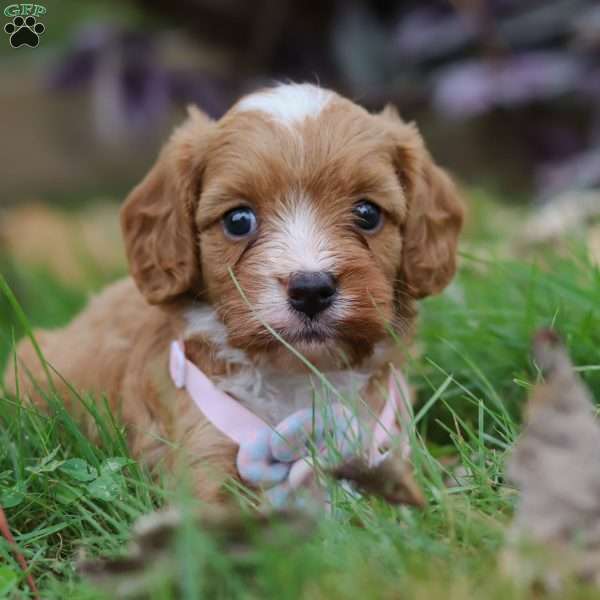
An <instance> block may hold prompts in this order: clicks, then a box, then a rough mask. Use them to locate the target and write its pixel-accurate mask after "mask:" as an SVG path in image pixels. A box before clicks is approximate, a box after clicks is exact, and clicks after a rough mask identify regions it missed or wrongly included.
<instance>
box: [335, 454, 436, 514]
mask: <svg viewBox="0 0 600 600" xmlns="http://www.w3.org/2000/svg"><path fill="white" fill-rule="evenodd" d="M330 473H331V475H332V476H333V477H335V478H336V479H342V480H345V481H348V482H350V483H352V484H353V485H354V486H355V487H356V488H357V489H358V490H359V491H361V492H363V493H365V494H369V495H372V496H378V497H380V498H383V499H384V500H385V501H386V502H389V503H390V504H407V505H409V506H417V507H419V508H422V507H423V506H425V504H426V500H425V496H424V495H423V492H422V490H421V488H420V487H419V485H418V484H417V482H416V481H415V479H414V476H413V470H412V466H411V464H410V462H409V461H408V460H405V459H403V458H402V457H400V456H398V455H397V453H393V452H390V453H389V454H388V456H387V457H386V458H385V459H384V460H382V461H381V462H380V463H379V464H377V465H375V466H369V464H368V462H367V461H366V460H365V459H364V458H362V457H358V456H357V457H353V458H351V459H349V460H347V461H345V462H343V463H342V464H341V465H339V466H337V467H335V468H333V469H331V471H330Z"/></svg>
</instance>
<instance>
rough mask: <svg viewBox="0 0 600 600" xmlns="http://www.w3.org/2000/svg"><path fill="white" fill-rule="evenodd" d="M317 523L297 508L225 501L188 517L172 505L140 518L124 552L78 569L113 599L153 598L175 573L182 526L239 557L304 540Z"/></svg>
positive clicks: (88, 561) (89, 561) (234, 556)
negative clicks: (242, 506)
mask: <svg viewBox="0 0 600 600" xmlns="http://www.w3.org/2000/svg"><path fill="white" fill-rule="evenodd" d="M316 524H317V521H316V519H315V518H314V515H311V514H309V513H308V512H307V511H299V510H285V511H271V512H268V513H267V512H258V511H254V512H242V511H241V510H239V509H235V508H232V507H231V506H229V505H228V506H211V507H203V508H202V509H201V510H198V511H195V512H194V513H193V514H191V515H187V516H186V514H185V513H184V512H183V511H182V510H180V509H179V508H175V507H171V508H167V509H164V510H160V511H156V512H153V513H150V514H147V515H144V516H143V517H140V519H138V521H137V522H136V523H135V524H134V526H133V530H132V541H131V543H130V545H129V549H128V552H127V553H126V554H125V555H124V556H121V557H118V558H112V559H91V560H80V561H79V562H78V565H77V570H78V572H79V573H80V574H81V575H82V576H83V577H84V578H86V579H87V580H89V581H91V582H92V583H94V584H96V585H98V586H99V587H101V588H103V589H105V590H107V591H110V594H111V598H115V599H117V600H119V599H125V598H146V597H151V592H152V590H153V589H155V585H156V584H157V583H160V584H161V585H164V582H165V581H168V580H173V579H174V577H176V576H177V574H178V572H179V569H178V565H177V564H176V562H175V561H176V557H177V555H176V553H175V551H174V547H175V546H174V545H175V541H176V536H177V534H178V532H181V530H182V528H183V527H188V526H190V525H192V526H195V527H198V528H199V529H201V530H202V531H204V532H206V533H207V534H208V535H209V536H210V537H211V539H212V540H213V541H214V542H215V543H217V544H218V545H219V548H220V549H221V550H222V551H223V552H226V553H227V554H229V555H230V556H232V557H233V558H242V559H243V558H244V557H245V556H246V555H248V554H250V553H251V552H253V551H254V550H255V549H256V548H264V547H265V546H271V547H285V546H286V545H287V546H291V545H295V544H297V543H298V542H299V541H301V540H305V539H308V537H310V536H311V535H312V533H313V532H314V530H315V527H316Z"/></svg>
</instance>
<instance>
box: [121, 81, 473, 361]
mask: <svg viewBox="0 0 600 600" xmlns="http://www.w3.org/2000/svg"><path fill="white" fill-rule="evenodd" d="M461 222H462V211H461V206H460V203H459V201H458V199H457V197H456V194H455V191H454V188H453V186H452V184H451V182H450V181H449V179H448V178H447V176H446V175H445V174H444V173H443V172H441V171H440V170H439V169H438V168H437V167H435V165H433V163H432V162H431V160H430V158H429V156H428V155H427V153H426V151H425V149H424V148H423V145H422V142H421V138H420V136H419V135H418V133H417V132H416V130H415V129H414V128H413V127H412V126H409V125H406V124H405V123H403V122H402V121H401V120H400V119H399V117H397V115H395V114H394V113H393V112H391V111H389V112H387V113H386V112H385V111H384V113H383V114H380V115H371V114H369V113H367V112H366V111H365V110H364V109H362V108H360V107H358V106H356V105H355V104H353V103H351V102H349V101H347V100H344V99H342V98H340V97H339V96H337V95H335V94H333V93H331V92H327V91H324V90H321V89H319V88H316V87H313V86H307V85H303V86H280V87H278V88H274V89H272V90H267V91H263V92H259V93H257V94H254V95H251V96H248V97H246V98H244V99H242V100H241V101H240V102H239V103H238V104H237V105H236V106H234V107H233V108H232V109H231V111H230V112H229V113H228V114H227V115H226V116H225V117H224V118H223V119H221V121H219V122H217V123H211V122H209V121H208V120H207V119H206V118H204V117H203V116H202V115H200V114H198V113H192V115H191V117H190V120H189V121H188V122H187V123H186V124H184V126H183V127H182V128H180V129H179V130H178V131H177V132H176V133H175V134H174V136H173V138H172V139H171V141H170V142H169V144H168V145H167V147H166V148H165V150H164V151H163V154H162V155H161V158H160V159H159V161H158V163H157V165H156V166H155V167H154V169H153V171H151V173H150V174H149V176H148V177H147V178H146V180H145V181H144V182H142V184H140V186H138V188H136V190H134V192H133V193H132V195H131V196H130V198H129V200H128V202H127V204H126V206H125V208H124V211H123V228H124V232H125V239H126V245H127V249H128V254H129V259H130V263H131V267H132V273H133V275H134V277H135V278H136V281H137V283H138V286H139V287H140V289H141V290H142V292H143V293H145V295H146V297H147V298H148V299H149V301H150V302H154V303H162V302H172V301H173V300H175V299H178V298H180V297H181V296H182V295H186V294H189V293H190V292H191V293H196V294H201V295H202V296H203V297H204V298H205V299H207V300H208V301H209V302H211V303H212V305H213V306H214V308H215V310H216V311H217V314H218V315H219V317H220V318H221V320H222V321H223V323H224V324H225V326H226V328H227V331H228V334H229V342H230V344H232V345H233V346H236V347H240V348H243V349H245V350H246V351H248V352H250V353H254V354H261V355H275V354H277V352H279V353H280V350H281V345H280V342H279V341H278V340H277V339H276V337H275V336H273V335H272V332H271V331H269V329H271V330H274V331H275V332H276V333H277V334H279V335H280V336H281V337H282V338H283V339H285V340H286V341H287V342H289V343H291V344H292V345H293V346H295V347H296V348H297V349H298V350H299V351H300V352H302V353H303V354H304V355H305V356H307V357H308V358H309V359H310V360H312V361H313V362H316V363H317V364H318V365H319V364H320V365H322V366H325V365H327V366H330V365H331V364H339V365H341V364H355V363H357V362H359V361H360V360H361V359H363V358H364V357H365V356H368V355H369V354H370V353H371V352H372V350H373V347H374V345H375V344H376V343H377V341H379V340H381V339H382V338H383V337H384V336H385V335H386V330H387V328H388V327H392V328H394V329H396V330H400V332H401V331H402V328H403V327H404V326H406V319H407V318H408V317H409V315H410V314H411V311H412V301H413V300H414V299H415V298H418V297H422V296H424V295H427V294H429V293H433V292H436V291H439V290H440V289H442V288H443V287H444V286H445V285H446V283H447V282H448V280H449V279H450V277H451V276H452V274H453V272H454V254H455V244H456V238H457V235H458V231H459V229H460V226H461ZM240 290H241V291H240Z"/></svg>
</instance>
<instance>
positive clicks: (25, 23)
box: [4, 15, 46, 48]
mask: <svg viewBox="0 0 600 600" xmlns="http://www.w3.org/2000/svg"><path fill="white" fill-rule="evenodd" d="M45 30H46V28H45V27H44V26H43V25H42V24H41V23H38V22H37V19H36V18H35V17H33V16H31V15H30V16H29V17H27V18H26V19H23V17H15V18H14V19H13V20H12V23H7V24H6V25H5V26H4V31H5V32H6V33H8V35H10V45H11V46H12V47H13V48H18V47H19V46H29V47H30V48H35V47H36V46H37V45H38V44H39V43H40V35H42V33H44V31H45Z"/></svg>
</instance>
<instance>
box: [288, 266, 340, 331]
mask: <svg viewBox="0 0 600 600" xmlns="http://www.w3.org/2000/svg"><path fill="white" fill-rule="evenodd" d="M336 290H337V284H336V280H335V277H334V276H333V275H332V274H331V273H327V272H325V271H299V272H298V273H293V274H292V276H291V277H290V279H289V281H288V289H287V291H288V296H289V299H290V304H291V305H292V306H293V307H294V308H295V309H296V310H297V311H299V312H301V313H304V314H305V315H306V316H307V317H309V318H311V319H312V318H313V317H315V316H316V315H317V314H318V313H320V312H321V311H323V310H325V309H326V308H327V307H328V306H331V303H332V302H333V297H334V296H335V292H336Z"/></svg>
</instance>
